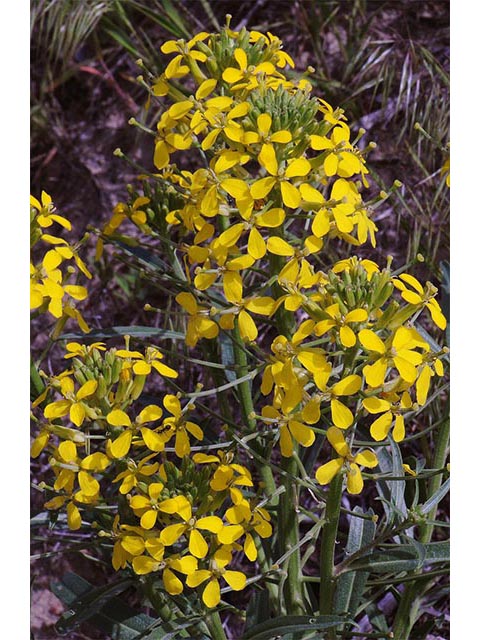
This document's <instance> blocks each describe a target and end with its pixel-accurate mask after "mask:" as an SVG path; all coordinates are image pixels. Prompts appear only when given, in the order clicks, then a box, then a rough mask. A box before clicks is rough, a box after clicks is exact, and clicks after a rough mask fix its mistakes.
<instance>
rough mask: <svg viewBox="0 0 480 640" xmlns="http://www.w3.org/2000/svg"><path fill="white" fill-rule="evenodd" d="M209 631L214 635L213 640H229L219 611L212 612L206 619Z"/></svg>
mask: <svg viewBox="0 0 480 640" xmlns="http://www.w3.org/2000/svg"><path fill="white" fill-rule="evenodd" d="M205 622H206V624H207V627H208V630H209V631H210V633H211V634H212V640H227V636H226V635H225V631H224V630H223V624H222V619H221V618H220V614H219V613H218V611H212V613H209V614H208V615H207V616H206V617H205Z"/></svg>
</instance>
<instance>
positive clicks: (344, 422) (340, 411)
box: [332, 398, 353, 429]
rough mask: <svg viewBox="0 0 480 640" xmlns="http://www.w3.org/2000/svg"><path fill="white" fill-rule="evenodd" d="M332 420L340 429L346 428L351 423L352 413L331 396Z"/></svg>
mask: <svg viewBox="0 0 480 640" xmlns="http://www.w3.org/2000/svg"><path fill="white" fill-rule="evenodd" d="M332 422H333V424H334V425H335V426H336V427H339V428H340V429H348V427H350V426H351V425H352V424H353V413H352V412H351V411H350V409H349V408H348V407H346V406H345V405H344V404H342V403H341V402H340V401H339V400H337V399H336V398H332Z"/></svg>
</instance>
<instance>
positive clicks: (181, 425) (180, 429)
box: [162, 394, 203, 458]
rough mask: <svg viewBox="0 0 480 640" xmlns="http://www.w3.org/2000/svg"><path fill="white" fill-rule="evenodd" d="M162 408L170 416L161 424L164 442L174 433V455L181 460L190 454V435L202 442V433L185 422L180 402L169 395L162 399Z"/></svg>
mask: <svg viewBox="0 0 480 640" xmlns="http://www.w3.org/2000/svg"><path fill="white" fill-rule="evenodd" d="M163 406H164V407H165V409H167V411H169V412H170V413H171V414H172V415H171V416H169V417H167V418H165V420H164V421H163V424H162V430H163V431H164V432H165V437H166V441H168V440H169V439H170V438H171V437H172V436H173V433H175V453H176V454H177V456H178V457H179V458H183V457H184V456H187V455H188V454H189V453H190V439H189V437H188V434H189V433H190V434H191V435H192V436H193V437H194V438H196V439H197V440H203V431H202V429H201V428H200V427H199V426H198V424H195V422H191V421H190V420H187V419H186V418H185V416H184V415H183V413H184V412H183V410H182V407H181V405H180V400H179V399H178V398H177V397H176V396H174V395H171V394H168V395H166V396H165V397H164V399H163Z"/></svg>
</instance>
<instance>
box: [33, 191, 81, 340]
mask: <svg viewBox="0 0 480 640" xmlns="http://www.w3.org/2000/svg"><path fill="white" fill-rule="evenodd" d="M54 223H56V224H57V225H60V226H61V227H63V229H66V230H67V231H71V228H72V225H71V223H70V221H69V220H67V218H65V217H63V216H61V215H60V214H59V213H57V211H56V209H55V206H54V204H53V202H52V198H51V197H50V196H49V195H48V194H47V193H45V191H42V195H41V202H39V201H38V200H37V198H35V197H34V196H30V238H31V248H32V249H33V248H34V247H35V245H36V244H37V242H38V241H40V240H41V241H43V242H44V243H46V244H47V246H48V247H49V248H48V249H47V250H46V251H44V252H43V253H42V258H41V259H40V260H35V261H34V260H33V259H32V261H31V262H30V308H31V309H34V310H36V311H38V312H40V313H42V312H48V313H50V315H52V316H53V317H54V318H55V319H56V320H57V321H58V322H59V323H60V324H61V323H62V322H63V321H65V320H67V319H68V318H73V319H74V320H76V322H77V323H78V325H79V326H80V328H81V329H82V331H83V332H85V333H88V332H89V331H90V329H89V327H88V325H87V323H86V322H85V320H84V318H83V316H82V314H81V313H80V311H79V310H78V309H77V306H76V303H75V301H81V300H85V298H87V296H88V291H87V289H86V288H85V287H84V286H83V285H79V284H71V281H72V278H73V277H75V278H76V279H78V275H79V272H81V273H82V274H83V276H85V277H86V278H89V279H90V278H91V277H92V274H91V273H90V271H89V270H88V268H87V266H86V265H85V263H84V262H83V260H82V259H81V258H80V256H79V255H78V247H77V246H72V245H70V244H69V243H68V242H67V241H66V240H65V239H63V238H60V237H58V236H53V235H51V234H49V233H44V232H43V230H44V229H48V228H49V227H51V226H52V225H53V224H54ZM34 251H35V253H36V250H34Z"/></svg>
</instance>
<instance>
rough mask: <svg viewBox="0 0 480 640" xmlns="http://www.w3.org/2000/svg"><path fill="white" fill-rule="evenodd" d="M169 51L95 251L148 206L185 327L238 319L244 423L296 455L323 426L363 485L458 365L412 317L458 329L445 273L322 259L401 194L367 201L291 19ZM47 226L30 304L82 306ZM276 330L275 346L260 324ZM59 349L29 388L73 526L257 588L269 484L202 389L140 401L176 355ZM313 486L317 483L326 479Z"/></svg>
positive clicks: (217, 331)
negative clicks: (145, 154) (288, 25)
mask: <svg viewBox="0 0 480 640" xmlns="http://www.w3.org/2000/svg"><path fill="white" fill-rule="evenodd" d="M161 50H162V52H163V53H164V54H166V55H167V56H173V57H172V58H171V59H170V58H169V61H168V63H166V66H165V69H164V71H163V73H161V74H160V75H158V74H153V73H150V72H148V70H146V69H145V71H146V72H147V73H149V77H148V80H149V85H148V86H149V90H150V98H149V100H152V101H153V100H159V101H160V103H161V105H162V108H163V110H162V112H161V115H160V118H159V120H158V122H157V123H156V130H155V131H152V132H151V133H152V134H153V136H154V139H155V143H154V149H153V158H152V160H153V164H154V166H155V168H156V171H157V173H154V174H152V173H148V172H145V174H143V175H141V176H139V185H140V186H138V188H133V187H130V188H129V192H130V195H129V198H128V199H127V202H122V203H119V204H118V205H117V206H116V207H115V209H114V212H113V217H112V218H111V220H110V221H109V222H108V224H107V225H106V226H105V227H104V228H103V230H102V232H101V233H100V238H99V242H98V245H97V259H99V260H100V259H101V256H102V253H103V245H104V243H105V242H108V241H111V240H112V239H115V238H121V239H122V241H123V243H124V244H126V243H127V240H128V236H127V235H125V236H120V235H119V227H120V226H121V225H122V224H123V223H124V222H125V221H127V220H128V221H130V222H131V223H133V224H134V225H136V227H137V228H138V229H139V231H140V234H139V233H138V232H137V234H136V237H135V238H130V241H131V243H140V242H141V241H140V240H139V236H140V235H141V236H142V237H146V239H147V240H146V244H148V247H149V249H150V250H152V251H154V250H155V247H157V249H158V248H159V249H160V250H159V253H160V254H161V259H162V260H165V262H164V263H165V264H166V262H167V260H166V258H168V261H169V263H170V266H171V273H168V274H167V277H168V282H169V285H170V286H169V292H170V293H171V294H172V295H173V296H174V297H175V301H176V303H177V304H178V313H179V315H182V318H183V320H184V321H185V344H186V346H187V347H189V348H191V349H194V348H196V347H197V345H198V344H199V343H201V346H202V341H204V340H207V341H213V340H215V339H217V338H219V337H222V338H225V341H226V343H227V344H230V343H229V339H230V340H231V346H232V350H233V351H234V352H235V353H236V355H235V358H236V360H235V365H234V367H232V369H233V368H234V371H230V372H229V373H231V374H232V379H229V384H227V385H225V386H224V387H223V389H224V390H225V389H226V388H229V387H230V386H233V385H236V386H237V387H238V390H237V391H238V394H237V396H236V397H237V399H239V401H240V403H241V404H242V403H243V404H242V407H241V412H242V417H243V420H242V421H240V420H238V421H237V422H238V425H237V427H236V430H237V433H234V436H235V439H236V440H237V441H238V440H240V439H241V438H242V437H243V436H248V438H250V439H253V438H256V437H257V436H258V437H259V439H260V440H261V442H262V445H263V444H265V443H266V444H267V445H269V446H267V447H265V448H262V452H263V451H271V450H272V448H273V447H274V446H276V445H277V443H278V445H279V449H280V453H281V456H282V457H283V458H284V459H285V458H292V457H294V456H295V454H296V453H297V452H299V451H300V452H301V450H300V449H299V448H300V447H311V446H312V445H313V444H314V442H315V440H316V438H317V436H318V435H322V436H326V443H327V448H328V453H327V454H326V455H324V454H322V455H321V457H320V460H319V461H318V464H317V465H316V467H317V468H316V472H315V480H316V481H317V483H319V484H320V485H326V484H328V483H329V482H331V481H332V479H333V478H334V477H335V476H337V475H338V474H342V475H345V476H346V488H347V491H348V492H349V493H351V494H358V493H360V492H361V491H362V488H363V484H364V480H363V476H362V468H364V467H366V468H367V469H372V468H374V467H376V466H377V464H378V460H377V456H376V455H375V453H374V452H373V450H371V448H369V447H368V446H365V440H366V439H368V440H367V443H369V444H370V445H372V448H373V447H374V446H376V445H377V443H383V442H385V443H386V444H387V443H388V440H389V439H390V438H393V440H394V441H396V442H401V441H402V440H403V439H404V438H405V435H406V424H408V422H407V421H406V418H407V419H408V415H409V413H413V412H415V411H417V410H419V409H420V408H421V407H423V406H424V405H425V404H426V402H427V399H428V395H429V392H430V387H431V381H432V378H433V377H435V376H438V377H440V376H443V374H444V371H443V364H442V357H443V356H444V350H443V349H441V348H440V347H438V346H437V345H436V343H435V341H433V340H431V339H429V337H428V336H429V334H428V333H427V332H426V331H424V330H423V328H422V327H421V325H420V324H419V318H420V317H421V319H422V322H423V321H424V320H423V319H424V318H425V323H426V324H427V325H428V327H429V328H430V327H433V329H434V330H435V331H436V330H437V329H439V330H443V329H445V327H446V319H445V316H444V315H443V313H442V310H441V308H440V306H439V303H438V302H437V300H436V294H437V289H436V287H435V286H434V285H433V284H431V283H429V282H428V283H426V285H423V284H422V283H421V282H419V280H417V278H416V277H414V276H413V275H412V274H409V273H405V272H403V271H402V270H399V271H398V272H392V270H391V268H390V267H391V262H390V260H389V261H388V262H387V265H386V266H385V267H384V268H380V266H379V265H378V264H376V263H375V262H374V261H372V260H369V259H360V258H358V257H356V256H352V257H349V258H347V259H343V260H340V261H337V262H335V263H334V264H331V263H330V262H329V261H328V260H327V258H326V256H328V255H329V254H328V253H327V252H326V251H325V250H324V249H325V246H326V245H327V244H328V243H331V242H335V240H336V239H339V240H341V241H343V242H344V243H347V244H348V245H349V246H350V247H357V246H359V245H362V244H364V243H366V242H367V241H369V242H370V244H371V245H372V247H373V248H374V247H375V244H376V237H375V233H376V231H377V226H376V224H375V222H374V219H373V218H374V212H375V208H376V207H377V205H378V204H379V203H380V202H381V201H382V200H383V199H384V198H385V197H387V194H385V193H383V192H382V193H381V194H380V196H379V197H378V198H377V199H376V200H370V201H364V199H363V193H364V191H365V189H366V188H367V187H368V181H367V176H368V169H367V167H366V162H365V157H366V153H367V151H368V149H369V148H370V146H368V145H367V146H366V147H365V146H363V147H362V148H361V146H360V144H359V142H360V140H361V137H362V135H363V133H364V132H363V131H359V132H358V134H357V135H355V134H352V132H351V130H350V127H349V125H348V124H347V120H346V118H345V116H344V114H343V111H342V110H341V109H339V108H335V109H334V108H333V107H332V106H331V105H329V104H328V103H326V102H325V101H324V100H322V99H320V98H316V97H313V96H312V94H311V92H312V87H311V85H310V83H309V82H308V78H307V77H306V76H305V77H299V76H298V74H297V75H295V73H294V72H293V70H294V67H295V65H294V62H293V60H292V58H291V57H290V56H289V55H288V53H286V52H284V51H283V49H282V43H281V41H280V40H279V39H278V38H276V37H275V36H273V35H272V34H270V33H269V34H267V35H264V34H261V33H259V32H257V31H251V32H249V31H247V30H246V29H242V30H241V31H239V32H235V31H232V30H231V29H230V28H229V25H228V24H227V26H226V28H224V29H223V30H222V31H221V32H220V33H217V34H209V33H205V32H202V33H200V34H198V35H197V36H195V37H194V38H192V39H191V40H189V41H188V42H187V41H184V40H177V41H174V40H172V41H168V42H166V43H165V44H164V45H163V46H162V48H161ZM288 67H290V70H288ZM142 83H143V84H144V85H147V83H146V81H145V79H144V78H142ZM174 160H175V162H174ZM196 160H198V162H197V163H196ZM177 163H178V164H177ZM199 166H200V167H201V168H198V167H199ZM182 167H184V168H182ZM32 202H33V207H34V210H36V213H35V221H36V224H37V225H39V226H40V227H42V226H48V225H49V224H51V223H52V221H55V222H57V223H59V224H63V226H66V227H67V228H68V226H67V225H69V223H68V222H67V221H66V220H65V219H63V218H61V217H60V216H58V215H57V214H55V213H54V211H53V209H52V208H51V202H50V200H49V198H48V196H46V194H44V196H42V204H40V203H38V202H37V201H36V200H33V201H32ZM41 237H42V238H43V239H44V240H46V241H47V242H50V243H51V244H54V245H55V249H53V250H51V251H50V252H48V253H47V254H46V256H45V258H44V259H43V261H42V263H41V269H42V271H41V275H38V276H37V275H35V278H34V285H33V292H34V293H33V298H34V306H36V307H41V306H42V305H44V306H46V305H48V310H49V311H50V313H52V314H53V315H55V317H60V316H62V314H65V313H66V314H67V315H68V314H69V311H68V310H67V309H70V307H68V304H67V303H65V302H64V301H63V296H64V294H69V295H71V296H72V295H74V293H75V292H77V295H79V293H80V292H79V290H80V288H77V289H72V285H66V284H65V282H64V279H63V274H62V273H61V271H60V269H58V267H59V265H60V264H61V263H62V262H63V261H64V260H66V259H69V258H73V259H74V260H75V262H76V264H77V266H78V268H79V269H80V270H81V271H83V273H84V274H85V275H88V276H89V275H90V274H88V270H86V268H85V267H84V265H83V263H82V262H81V261H79V258H78V256H77V255H76V253H75V252H74V251H73V249H72V248H70V247H69V245H67V244H66V243H65V242H64V241H60V240H58V239H57V240H58V241H56V240H52V237H51V236H45V235H41ZM68 251H70V253H71V255H69V256H68V255H67V253H68ZM162 264H163V263H162ZM82 265H83V266H82ZM38 273H40V271H38ZM35 274H37V271H35ZM57 290H58V293H57ZM60 290H61V295H60ZM85 295H86V292H85ZM79 322H80V320H79ZM81 326H82V325H81ZM82 328H83V326H82ZM265 329H268V332H269V333H268V334H267V333H266V331H265V335H268V336H269V338H270V340H271V341H270V352H267V351H266V350H265V348H266V345H267V347H268V344H269V343H268V342H267V343H266V340H267V338H265V337H264V338H263V339H259V336H260V337H262V333H263V332H264V330H265ZM272 332H273V333H272ZM203 344H208V343H203ZM210 344H211V343H210ZM224 344H225V343H223V346H224ZM221 347H222V345H221V346H220V348H221ZM220 348H219V349H220ZM238 353H240V354H241V355H240V357H239V356H238ZM251 353H255V356H256V358H257V362H256V368H255V371H253V369H252V368H249V355H250V354H251ZM65 358H67V359H68V360H69V364H70V365H71V367H70V368H69V369H68V370H66V371H63V372H62V373H60V374H58V375H56V376H52V377H49V378H48V382H47V386H46V389H45V391H44V393H43V394H42V395H41V396H40V397H39V398H38V399H37V400H36V401H35V403H34V409H35V411H37V409H38V407H40V406H42V408H43V415H42V417H41V418H37V421H38V423H39V433H38V435H37V436H36V438H35V440H34V442H33V446H32V455H33V456H34V457H36V456H38V455H40V453H41V451H43V450H44V449H46V450H47V451H48V453H49V455H50V464H51V466H52V468H53V472H54V474H55V480H54V483H53V485H52V486H51V487H47V489H48V491H49V492H51V494H52V495H51V496H50V497H49V500H48V501H47V503H46V507H47V508H48V509H51V510H58V509H65V510H66V514H67V521H68V525H69V526H70V528H71V529H78V528H80V527H81V525H82V521H84V520H87V521H88V522H92V519H94V522H95V525H96V528H97V530H98V531H99V534H100V536H101V539H102V540H103V541H105V543H106V544H109V545H110V547H113V551H112V554H113V555H112V562H113V566H114V567H115V569H117V570H118V569H123V568H126V567H131V569H132V570H133V572H134V573H135V574H138V575H144V574H150V573H155V574H159V575H160V574H161V576H162V580H163V586H164V589H165V591H166V592H167V593H168V594H170V595H178V594H180V593H182V592H183V591H184V589H185V588H188V589H190V588H191V589H196V588H197V587H201V588H202V599H203V602H204V603H205V605H206V606H207V607H215V606H217V604H218V603H219V602H220V598H221V584H222V581H225V583H226V584H227V585H228V588H230V589H233V590H240V589H243V588H244V587H245V585H246V576H245V574H244V573H243V572H241V571H238V570H236V569H234V568H232V567H235V562H236V558H238V557H240V556H239V554H243V555H244V556H245V557H246V558H247V559H248V560H249V561H251V562H255V561H256V560H257V545H258V544H259V543H260V542H261V539H262V538H269V537H270V536H272V533H273V528H272V523H271V516H270V513H269V511H268V506H269V505H268V497H262V496H261V495H260V494H259V492H258V491H255V489H254V482H253V479H252V474H251V472H250V471H249V469H248V468H247V467H246V466H244V465H242V464H239V463H238V462H235V452H234V450H233V449H232V450H228V451H222V450H219V449H218V447H219V446H221V445H220V443H214V444H213V445H211V444H210V445H208V444H206V443H205V441H206V440H207V438H206V437H205V433H204V431H205V426H204V425H203V424H202V422H201V420H199V419H197V418H196V417H195V414H194V409H195V407H194V399H195V393H193V394H182V393H179V394H177V395H174V394H168V393H164V394H163V395H162V397H161V399H159V400H158V401H157V402H156V403H155V404H151V403H148V402H147V401H146V400H145V397H146V394H145V393H144V388H145V384H146V381H147V379H148V378H150V382H151V384H152V387H155V384H156V383H158V380H159V378H158V376H160V379H162V378H166V379H167V380H168V379H174V378H176V377H177V375H178V374H177V372H176V371H175V370H174V369H172V368H171V367H170V366H168V365H167V364H165V362H164V359H163V354H162V352H161V350H160V348H159V347H158V346H155V345H149V346H146V347H145V349H144V350H143V351H140V350H134V349H131V348H130V341H129V339H128V338H126V344H125V348H124V349H117V348H112V349H109V350H108V351H107V350H106V346H105V344H103V343H93V344H90V345H89V346H85V345H82V344H79V343H69V344H67V354H66V355H65ZM197 362H198V361H197ZM200 362H201V361H200ZM222 368H225V369H226V368H227V367H226V366H225V367H222ZM258 372H261V375H259V376H258V381H260V379H261V382H259V385H258V387H257V388H254V386H253V385H252V387H250V386H249V384H250V381H251V380H252V378H253V377H254V375H252V374H256V373H258ZM235 377H236V380H235V379H234V378H235ZM231 380H233V382H232V381H231ZM242 383H243V386H242ZM255 384H257V381H255ZM245 385H246V386H245ZM220 388H222V387H220ZM252 390H254V391H256V392H258V393H252ZM246 395H247V396H249V399H250V403H249V402H246V401H245V396H246ZM53 396H55V398H56V399H52V397H53ZM154 398H155V397H154ZM254 398H255V402H256V406H254V400H253V399H254ZM233 412H234V409H233ZM252 425H253V426H252ZM198 443H200V446H198ZM194 447H195V449H196V450H197V451H196V452H195V453H194ZM198 449H201V450H200V451H198ZM262 455H263V453H262ZM174 456H175V457H174ZM172 459H175V460H176V462H173V461H172ZM268 462H269V461H268V460H267V463H268ZM283 462H284V461H282V463H283ZM269 471H270V470H269ZM311 487H314V488H315V489H316V490H319V487H318V485H314V481H313V479H312V484H311ZM319 491H321V490H319ZM279 524H280V525H281V524H282V523H279Z"/></svg>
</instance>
